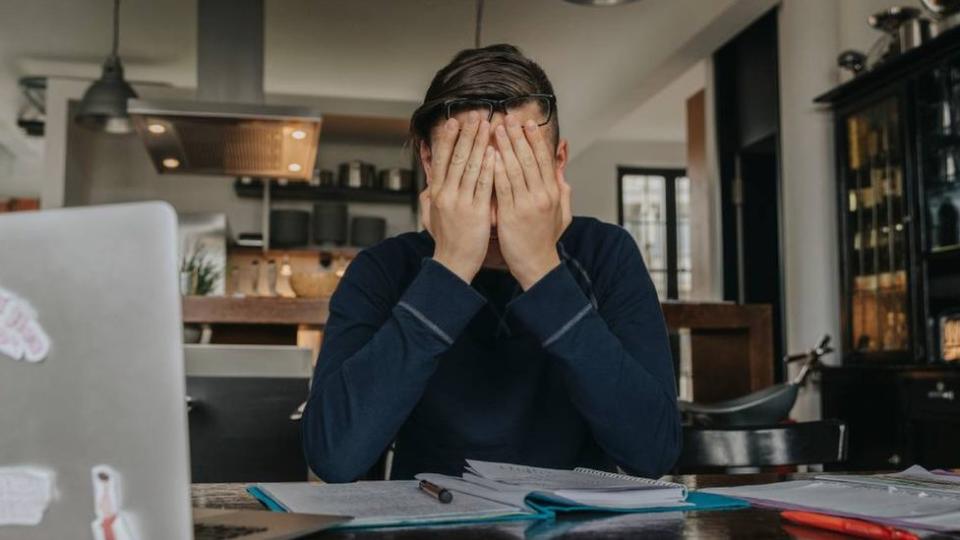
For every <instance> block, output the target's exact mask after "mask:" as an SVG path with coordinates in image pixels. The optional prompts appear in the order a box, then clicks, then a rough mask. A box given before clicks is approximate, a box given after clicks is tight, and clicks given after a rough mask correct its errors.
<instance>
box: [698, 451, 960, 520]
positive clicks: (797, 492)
mask: <svg viewBox="0 0 960 540" xmlns="http://www.w3.org/2000/svg"><path fill="white" fill-rule="evenodd" d="M704 491H706V492H708V493H714V494H720V495H726V496H730V497H738V498H742V499H745V500H748V501H750V502H753V503H755V504H757V505H760V506H769V507H773V508H781V509H791V510H805V511H810V512H819V513H823V514H831V515H837V516H846V517H853V518H859V519H864V520H867V521H874V522H878V523H885V524H889V525H894V526H897V527H905V528H917V529H930V530H935V531H960V477H957V476H954V475H948V474H937V473H931V472H930V471H927V470H926V469H924V468H923V467H919V466H916V465H915V466H913V467H910V468H909V469H907V470H905V471H903V472H899V473H895V474H878V475H870V476H856V475H820V476H817V477H816V478H815V479H814V480H797V481H793V482H780V483H776V484H764V485H757V486H739V487H732V488H712V489H706V490H704Z"/></svg>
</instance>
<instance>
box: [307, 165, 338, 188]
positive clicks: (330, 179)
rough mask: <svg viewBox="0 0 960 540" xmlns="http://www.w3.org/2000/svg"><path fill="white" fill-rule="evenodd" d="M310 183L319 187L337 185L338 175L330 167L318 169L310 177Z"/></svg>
mask: <svg viewBox="0 0 960 540" xmlns="http://www.w3.org/2000/svg"><path fill="white" fill-rule="evenodd" d="M310 185H312V186H318V187H326V188H330V187H337V177H336V176H335V175H334V174H333V171H331V170H330V169H318V170H317V171H315V172H314V174H313V178H311V179H310Z"/></svg>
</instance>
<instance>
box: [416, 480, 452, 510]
mask: <svg viewBox="0 0 960 540" xmlns="http://www.w3.org/2000/svg"><path fill="white" fill-rule="evenodd" d="M420 489H422V490H423V491H425V492H427V493H428V494H429V495H430V496H431V497H435V498H436V499H437V500H438V501H440V502H442V503H444V504H446V503H449V502H450V501H452V500H453V493H450V490H449V489H445V488H442V487H440V486H438V485H436V484H434V483H433V482H427V481H426V480H421V481H420Z"/></svg>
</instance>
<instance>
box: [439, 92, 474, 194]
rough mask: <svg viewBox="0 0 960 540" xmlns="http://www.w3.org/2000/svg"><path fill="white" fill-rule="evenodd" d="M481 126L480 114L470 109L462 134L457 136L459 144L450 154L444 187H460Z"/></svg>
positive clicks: (461, 129) (449, 188)
mask: <svg viewBox="0 0 960 540" xmlns="http://www.w3.org/2000/svg"><path fill="white" fill-rule="evenodd" d="M479 127H480V115H479V114H478V113H477V111H470V115H469V116H468V117H467V122H466V123H465V124H464V125H463V127H461V128H460V136H459V137H458V138H457V144H456V145H454V147H453V153H452V154H451V155H450V166H449V167H448V168H447V175H446V178H445V179H444V181H443V184H444V189H448V190H456V189H458V188H459V187H460V181H461V180H462V179H463V170H464V169H465V168H466V166H467V161H468V160H469V159H470V151H471V150H473V140H474V138H475V137H476V136H477V128H479Z"/></svg>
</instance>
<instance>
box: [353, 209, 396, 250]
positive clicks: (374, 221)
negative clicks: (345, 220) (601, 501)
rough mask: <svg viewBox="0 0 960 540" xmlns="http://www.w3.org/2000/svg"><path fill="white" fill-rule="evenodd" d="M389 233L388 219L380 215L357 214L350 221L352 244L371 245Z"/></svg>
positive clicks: (359, 245)
mask: <svg viewBox="0 0 960 540" xmlns="http://www.w3.org/2000/svg"><path fill="white" fill-rule="evenodd" d="M386 235H387V220H385V219H383V218H379V217H367V216H357V217H354V218H353V219H352V220H351V221H350V244H351V245H354V246H358V247H369V246H372V245H374V244H376V243H377V242H379V241H381V240H383V239H384V237H386Z"/></svg>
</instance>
